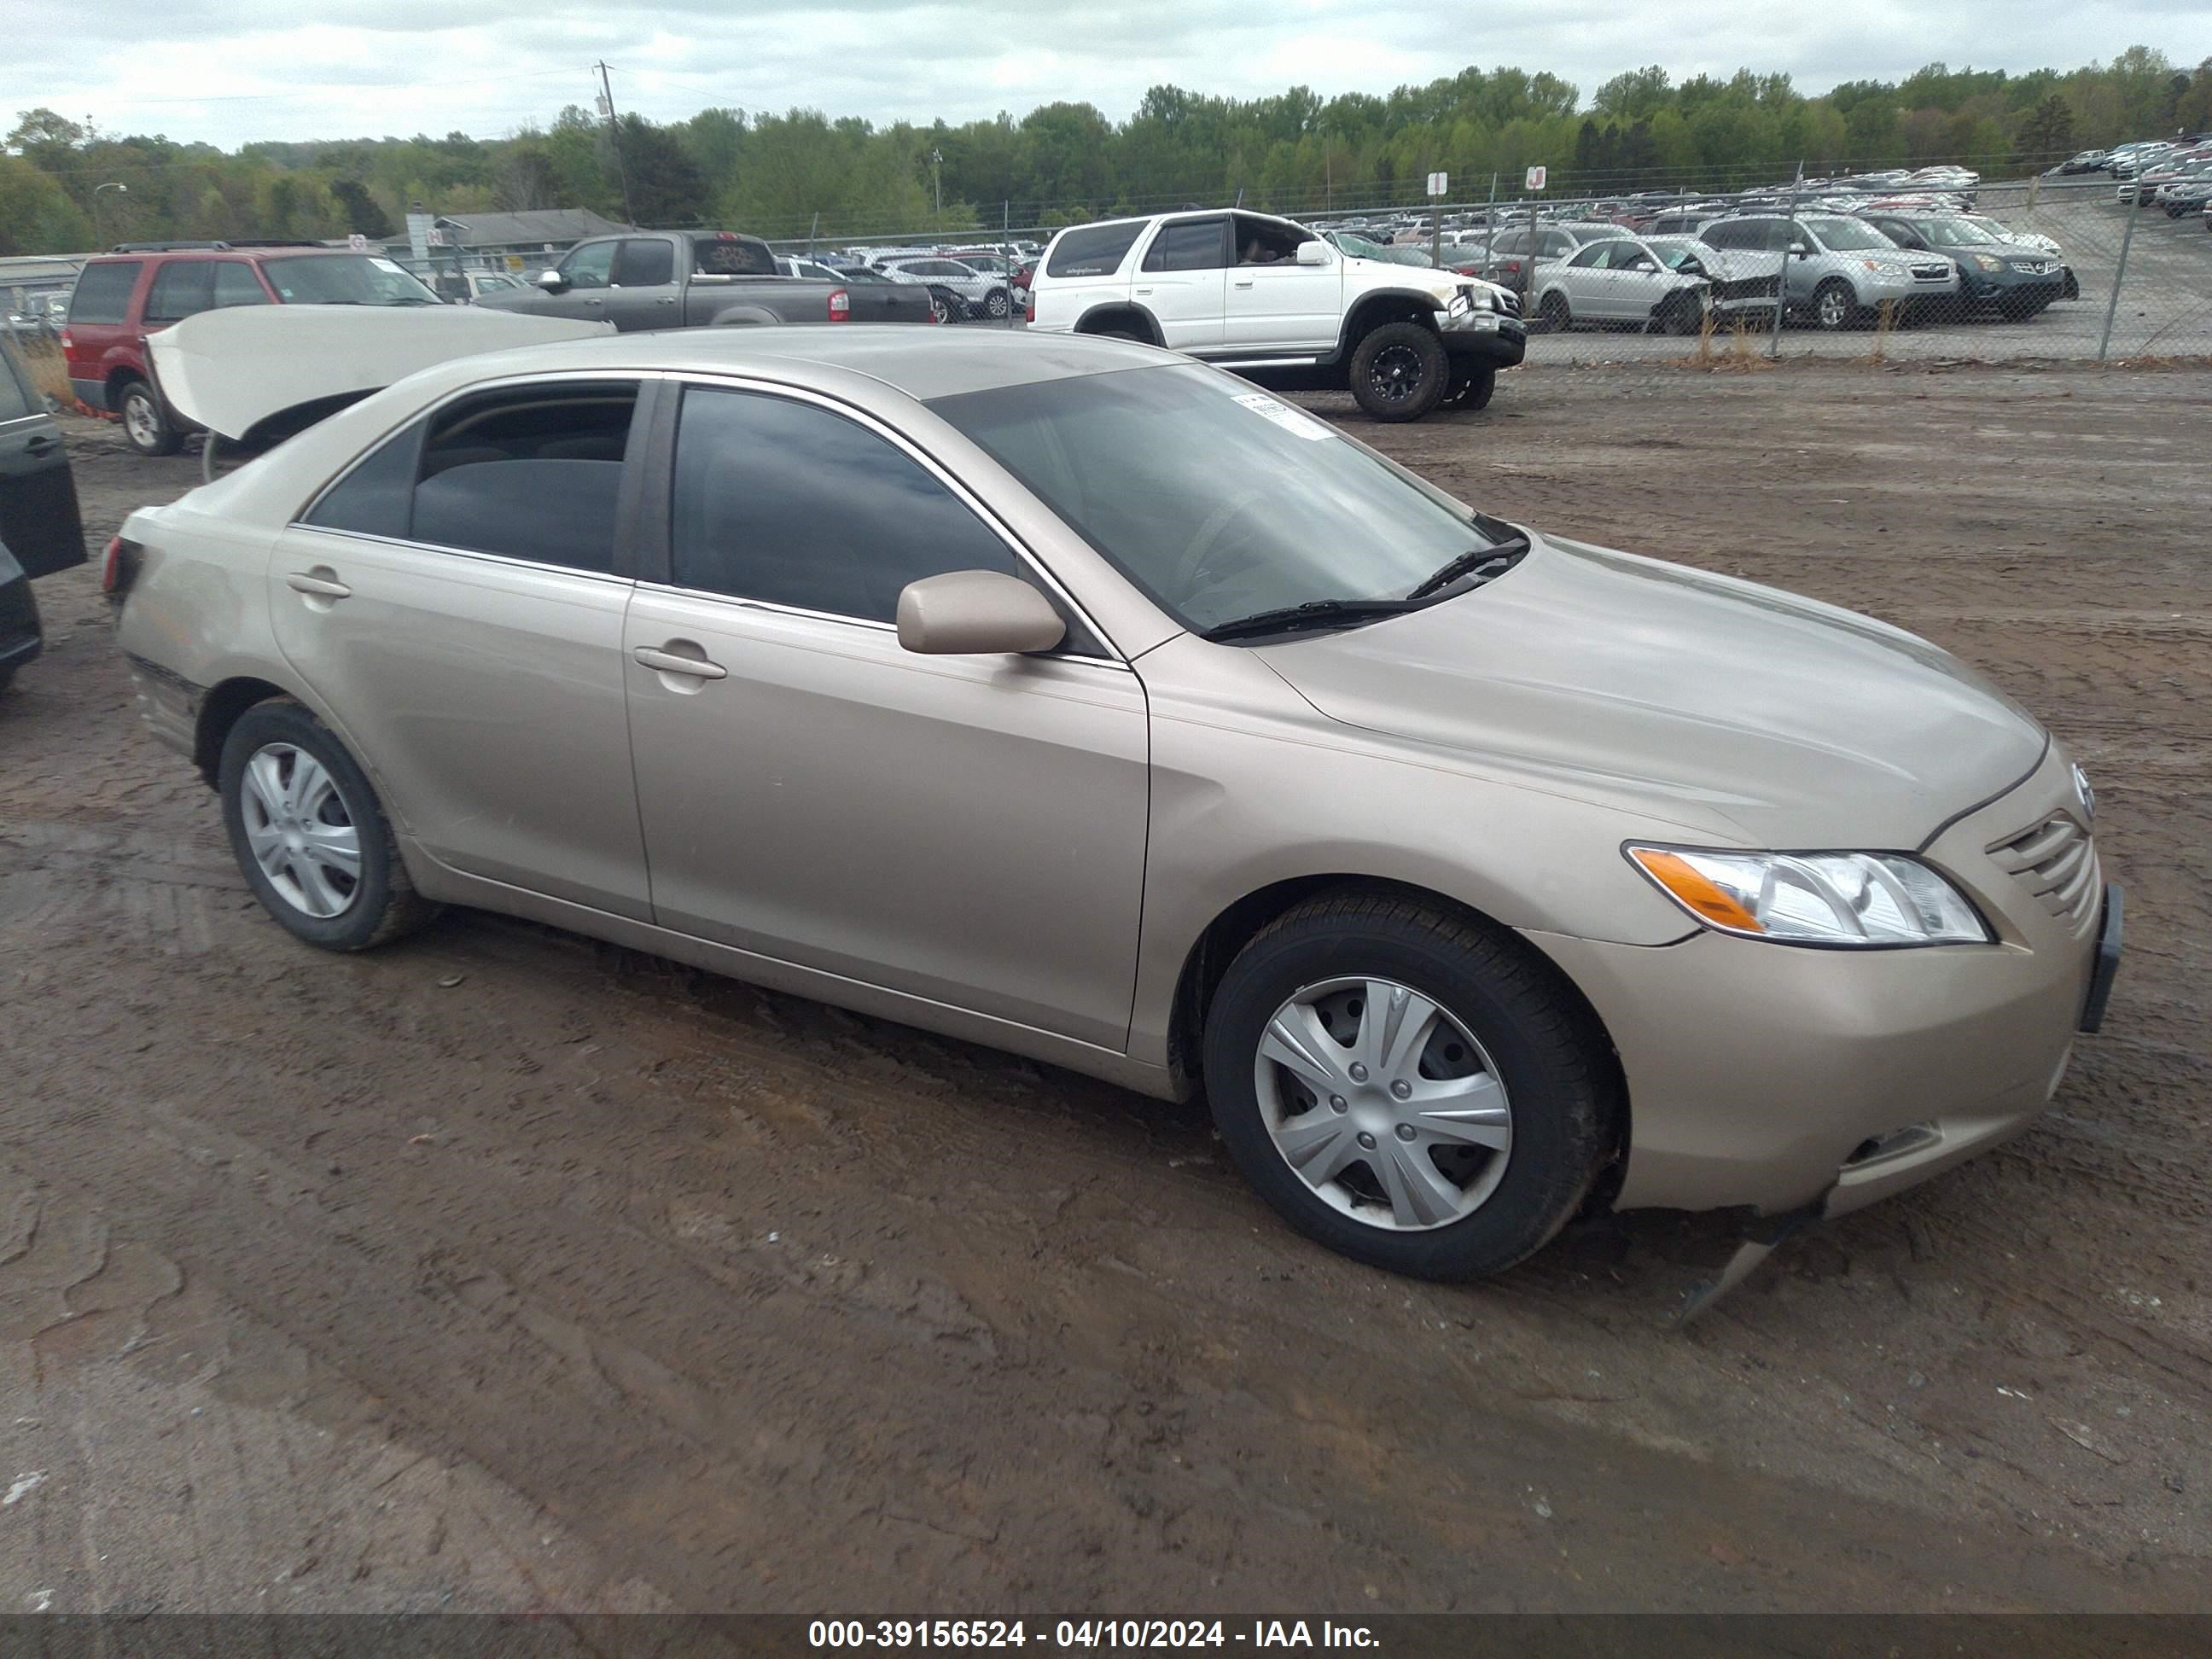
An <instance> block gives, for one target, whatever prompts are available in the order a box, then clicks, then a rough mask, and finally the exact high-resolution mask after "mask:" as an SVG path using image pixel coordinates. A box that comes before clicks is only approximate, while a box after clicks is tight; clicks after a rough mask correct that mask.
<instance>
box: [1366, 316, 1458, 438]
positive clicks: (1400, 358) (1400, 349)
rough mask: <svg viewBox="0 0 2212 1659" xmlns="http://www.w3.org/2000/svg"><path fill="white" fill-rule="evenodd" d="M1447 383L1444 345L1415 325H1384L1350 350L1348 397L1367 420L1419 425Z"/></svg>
mask: <svg viewBox="0 0 2212 1659" xmlns="http://www.w3.org/2000/svg"><path fill="white" fill-rule="evenodd" d="M1450 380H1451V360H1450V359H1449V357H1447V356H1445V355H1444V343H1443V341H1442V340H1439V339H1438V338H1437V337H1436V332H1435V331H1434V330H1432V329H1426V328H1424V327H1422V326H1421V325H1419V323H1385V324H1383V326H1382V327H1380V328H1376V329H1370V330H1369V331H1368V332H1367V334H1366V335H1365V336H1364V337H1363V338H1362V339H1361V340H1360V342H1359V343H1358V345H1357V346H1355V347H1353V348H1352V397H1353V398H1356V399H1357V400H1358V404H1359V407H1360V408H1361V409H1362V410H1364V411H1365V412H1366V413H1367V415H1368V416H1369V417H1370V419H1373V420H1377V421H1390V422H1397V421H1418V420H1419V419H1420V418H1421V416H1424V415H1425V414H1427V413H1428V412H1429V411H1430V410H1432V409H1434V408H1435V407H1436V406H1437V404H1439V403H1440V402H1442V401H1443V395H1444V389H1445V387H1446V386H1448V385H1449V382H1450Z"/></svg>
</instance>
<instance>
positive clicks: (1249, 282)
mask: <svg viewBox="0 0 2212 1659" xmlns="http://www.w3.org/2000/svg"><path fill="white" fill-rule="evenodd" d="M1251 286H1252V279H1251V278H1250V277H1249V276H1247V277H1246V278H1245V279H1244V280H1243V282H1241V283H1237V287H1239V288H1249V287H1251Z"/></svg>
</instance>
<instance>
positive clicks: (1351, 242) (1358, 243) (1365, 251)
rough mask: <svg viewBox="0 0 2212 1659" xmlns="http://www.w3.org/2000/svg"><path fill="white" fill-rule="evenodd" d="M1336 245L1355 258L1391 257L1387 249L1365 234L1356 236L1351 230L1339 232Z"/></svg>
mask: <svg viewBox="0 0 2212 1659" xmlns="http://www.w3.org/2000/svg"><path fill="white" fill-rule="evenodd" d="M1336 246H1337V247H1338V248H1339V249H1340V251H1341V252H1346V253H1348V254H1350V255H1351V256H1352V258H1355V259H1387V258H1389V257H1390V255H1389V252H1387V251H1386V250H1385V249H1383V248H1382V247H1380V246H1377V245H1376V244H1375V243H1373V242H1370V241H1369V240H1367V239H1366V238H1365V237H1364V236H1354V235H1353V234H1352V233H1351V232H1350V231H1345V230H1340V231H1339V232H1337V234H1336Z"/></svg>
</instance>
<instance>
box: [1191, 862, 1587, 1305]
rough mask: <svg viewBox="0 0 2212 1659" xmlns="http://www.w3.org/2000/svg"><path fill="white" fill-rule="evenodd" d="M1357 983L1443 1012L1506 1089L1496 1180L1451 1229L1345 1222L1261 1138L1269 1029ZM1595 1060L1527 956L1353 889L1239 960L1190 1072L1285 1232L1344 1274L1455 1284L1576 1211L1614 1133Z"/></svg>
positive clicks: (1570, 1014) (1564, 1000)
mask: <svg viewBox="0 0 2212 1659" xmlns="http://www.w3.org/2000/svg"><path fill="white" fill-rule="evenodd" d="M1365 975H1374V976H1376V977H1382V978H1388V979H1392V980H1395V981H1398V982H1400V983H1401V984H1404V985H1406V986H1408V987H1412V988H1413V989H1414V990H1416V991H1417V992H1418V993H1419V994H1421V995H1423V996H1426V997H1429V998H1431V1000H1435V1001H1436V1002H1437V1003H1438V1004H1439V1006H1442V1007H1443V1008H1444V1009H1446V1010H1447V1011H1449V1013H1450V1014H1451V1015H1452V1017H1453V1018H1455V1020H1457V1021H1458V1022H1459V1023H1460V1024H1462V1025H1463V1026H1465V1027H1466V1028H1467V1030H1468V1032H1469V1033H1470V1034H1471V1035H1473V1036H1474V1038H1475V1040H1476V1042H1478V1043H1479V1044H1480V1047H1481V1048H1483V1049H1484V1050H1485V1051H1486V1054H1487V1057H1488V1059H1489V1060H1490V1061H1491V1069H1492V1071H1493V1072H1494V1073H1495V1075H1496V1076H1497V1078H1498V1080H1499V1082H1500V1083H1502V1084H1503V1085H1504V1090H1505V1095H1506V1099H1507V1101H1508V1103H1509V1104H1510V1109H1511V1113H1512V1143H1511V1146H1510V1151H1509V1152H1507V1153H1505V1154H1504V1157H1505V1159H1506V1162H1505V1165H1504V1170H1503V1172H1502V1174H1501V1175H1498V1177H1497V1184H1496V1185H1495V1186H1494V1188H1492V1189H1491V1191H1490V1193H1489V1195H1488V1197H1487V1198H1486V1199H1483V1200H1481V1201H1480V1203H1479V1204H1478V1205H1477V1206H1476V1207H1475V1208H1474V1209H1473V1210H1472V1211H1471V1212H1469V1213H1468V1214H1466V1215H1464V1216H1462V1218H1459V1219H1457V1220H1455V1221H1451V1222H1449V1223H1446V1224H1444V1225H1438V1226H1433V1227H1429V1228H1425V1229H1408V1230H1404V1231H1400V1230H1397V1229H1394V1228H1390V1227H1388V1226H1383V1225H1370V1223H1368V1222H1364V1221H1362V1220H1359V1219H1358V1218H1356V1217H1355V1216H1353V1215H1352V1214H1351V1213H1349V1212H1346V1210H1344V1209H1341V1208H1340V1207H1338V1206H1336V1205H1334V1204H1332V1203H1331V1202H1329V1201H1328V1200H1327V1199H1325V1198H1323V1197H1322V1196H1321V1194H1318V1193H1317V1192H1316V1190H1315V1189H1314V1188H1312V1187H1311V1186H1310V1185H1308V1184H1307V1182H1306V1181H1305V1180H1304V1177H1302V1176H1300V1175H1299V1174H1298V1173H1297V1171H1296V1170H1293V1169H1292V1168H1291V1165H1290V1164H1289V1163H1288V1162H1287V1161H1286V1160H1285V1158H1284V1156H1283V1155H1282V1154H1281V1153H1280V1152H1279V1151H1278V1150H1277V1148H1276V1146H1275V1143H1274V1141H1273V1139H1272V1137H1271V1136H1270V1134H1269V1132H1268V1129H1267V1122H1266V1119H1265V1117H1264V1115H1263V1112H1262V1108H1261V1103H1260V1098H1259V1094H1258V1085H1257V1083H1256V1082H1255V1066H1256V1060H1257V1055H1258V1054H1259V1047H1260V1042H1261V1036H1262V1034H1263V1033H1264V1032H1265V1031H1266V1030H1267V1023H1268V1021H1269V1020H1270V1019H1272V1018H1273V1017H1274V1014H1275V1012H1276V1011H1277V1010H1278V1009H1279V1008H1280V1007H1281V1006H1283V1004H1284V1003H1285V1001H1286V1000H1289V999H1291V997H1292V996H1293V994H1296V993H1297V992H1299V991H1300V990H1301V989H1303V988H1304V987H1310V986H1315V985H1317V984H1320V983H1322V982H1323V981H1328V980H1330V979H1334V978H1338V977H1346V978H1358V977H1362V976H1365ZM1607 1054H1608V1047H1607V1042H1606V1039H1605V1036H1604V1033H1603V1032H1602V1031H1601V1030H1598V1029H1597V1027H1596V1025H1595V1022H1594V1021H1593V1020H1592V1018H1590V1016H1589V1014H1588V1013H1587V1012H1586V1011H1584V1010H1583V1008H1582V1007H1581V1006H1579V1004H1578V1003H1577V1001H1576V1000H1574V999H1573V998H1572V997H1571V995H1570V994H1567V993H1566V992H1565V989H1564V987H1561V986H1560V985H1559V982H1558V981H1557V980H1556V978H1555V976H1554V975H1553V971H1552V970H1551V969H1550V968H1549V967H1548V966H1547V964H1546V963H1543V962H1542V961H1541V959H1540V958H1537V957H1534V956H1533V955H1532V954H1531V953H1530V952H1529V951H1528V948H1527V947H1526V946H1524V945H1520V944H1519V943H1518V942H1517V941H1516V940H1513V939H1510V937H1509V936H1507V935H1505V934H1503V933H1499V932H1497V931H1495V930H1493V929H1492V928H1490V927H1485V926H1482V925H1480V924H1479V923H1477V922H1475V921H1472V920H1470V919H1466V918H1462V917H1460V916H1457V915H1452V914H1450V913H1449V912H1447V911H1445V910H1443V909H1442V908H1432V907H1431V906H1429V905H1426V904H1423V903H1419V902H1415V901H1414V900H1413V899H1411V898H1408V897H1407V896H1401V895H1399V894H1396V893H1391V892H1385V891H1379V890H1372V889H1366V890H1363V889H1357V888H1353V889H1346V890H1340V891H1338V892H1335V893H1333V894H1324V895H1322V896H1318V897H1316V898H1313V899H1310V900H1308V901H1307V902H1304V903H1303V904H1301V905H1299V906H1297V908H1294V909H1292V910H1291V911H1289V912H1287V913H1286V914H1285V915H1282V916H1280V917H1279V918H1278V919H1277V920H1276V921H1273V922H1272V923H1270V924H1269V925H1268V926H1267V927H1265V928H1263V929H1262V930H1261V932H1260V933H1259V934H1258V935H1257V936H1256V937H1255V938H1254V939H1253V940H1252V941H1251V943H1250V944H1249V945H1246V946H1245V947H1244V949H1243V951H1240V952H1239V953H1238V955H1237V959H1236V961H1235V962H1233V963H1231V964H1230V968H1229V972H1228V974H1227V975H1226V976H1225V978H1224V979H1223V981H1222V982H1221V987H1220V989H1219V991H1218V993H1217V994H1216V995H1215V997H1214V999H1213V1002H1212V1006H1211V1008H1210V1009H1209V1010H1208V1011H1207V1014H1206V1036H1205V1042H1204V1067H1205V1076H1206V1094H1207V1097H1208V1100H1209V1103H1211V1105H1212V1112H1213V1121H1214V1124H1215V1126H1216V1127H1218V1129H1219V1131H1220V1133H1221V1138H1222V1139H1223V1141H1224V1142H1225V1144H1226V1146H1227V1147H1228V1149H1229V1153H1230V1156H1231V1158H1233V1159H1234V1160H1235V1162H1236V1164H1237V1168H1238V1170H1241V1171H1242V1172H1243V1176H1244V1177H1245V1179H1246V1180H1248V1181H1249V1182H1251V1184H1252V1186H1253V1187H1254V1188H1255V1190H1257V1191H1258V1192H1259V1194H1260V1195H1261V1197H1262V1198H1264V1199H1266V1200H1267V1202H1268V1204H1269V1205H1271V1206H1273V1208H1274V1209H1275V1211H1276V1212H1278V1213H1279V1214H1280V1215H1281V1216H1282V1217H1283V1218H1284V1219H1285V1220H1286V1221H1288V1222H1289V1223H1290V1224H1291V1225H1292V1226H1293V1227H1295V1228H1297V1230H1298V1231H1300V1232H1302V1233H1304V1234H1305V1235H1306V1237H1309V1238H1311V1239H1313V1240H1315V1241H1316V1243H1322V1244H1325V1245H1327V1246H1328V1248H1329V1249H1334V1250H1336V1251H1339V1252H1340V1253H1341V1254H1343V1255H1348V1256H1351V1257H1352V1258H1353V1259H1354V1260H1356V1261H1364V1262H1367V1263H1369V1264H1370V1265H1371V1266H1374V1267H1383V1268H1387V1269H1389V1271H1391V1272H1393V1273H1408V1274H1411V1275H1413V1276H1414V1277H1416V1278H1421V1279H1475V1278H1480V1277H1484V1276H1486V1275H1488V1274H1491V1273H1502V1272H1504V1270H1505V1269H1506V1268H1508V1267H1511V1266H1513V1264H1514V1263H1516V1262H1517V1261H1522V1260H1523V1259H1525V1258H1526V1257H1528V1256H1529V1255H1533V1254H1534V1253H1535V1252H1536V1251H1537V1250H1539V1249H1542V1248H1543V1246H1544V1245H1545V1244H1546V1243H1548V1242H1549V1241H1550V1240H1551V1239H1552V1237H1553V1236H1554V1235H1556V1234H1557V1233H1558V1232H1559V1229H1560V1228H1561V1227H1563V1226H1565V1225H1566V1223H1567V1222H1568V1220H1569V1219H1571V1218H1572V1217H1573V1215H1574V1214H1575V1212H1576V1211H1577V1209H1579V1208H1580V1207H1581V1206H1582V1204H1583V1200H1585V1199H1586V1198H1587V1197H1588V1196H1589V1192H1590V1190H1591V1188H1592V1187H1593V1185H1594V1184H1595V1182H1596V1181H1597V1179H1598V1177H1599V1176H1600V1174H1601V1172H1602V1171H1603V1170H1604V1169H1605V1167H1606V1165H1607V1163H1608V1162H1610V1160H1611V1159H1612V1158H1613V1155H1614V1152H1615V1149H1616V1146H1617V1135H1618V1127H1619V1125H1620V1121H1621V1116H1620V1112H1621V1109H1620V1091H1619V1084H1618V1080H1617V1079H1616V1077H1615V1075H1614V1073H1613V1068H1612V1066H1611V1065H1610V1063H1609V1061H1608V1060H1607ZM1316 1109H1318V1108H1316ZM1353 1121H1357V1119H1354V1120H1353Z"/></svg>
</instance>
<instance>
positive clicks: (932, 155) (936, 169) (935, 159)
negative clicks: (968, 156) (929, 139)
mask: <svg viewBox="0 0 2212 1659" xmlns="http://www.w3.org/2000/svg"><path fill="white" fill-rule="evenodd" d="M929 188H930V191H931V193H932V194H933V196H934V197H936V199H937V215H938V217H939V218H940V219H941V218H943V217H944V216H945V152H944V151H943V150H941V149H933V150H932V151H930V152H929Z"/></svg>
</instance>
